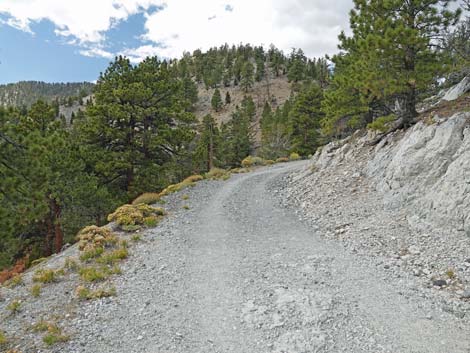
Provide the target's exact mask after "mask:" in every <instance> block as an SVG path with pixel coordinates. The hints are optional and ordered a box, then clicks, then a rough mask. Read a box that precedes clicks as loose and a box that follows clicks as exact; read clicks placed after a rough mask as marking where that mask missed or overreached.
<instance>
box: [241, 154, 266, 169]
mask: <svg viewBox="0 0 470 353" xmlns="http://www.w3.org/2000/svg"><path fill="white" fill-rule="evenodd" d="M261 165H266V160H264V159H263V158H261V157H253V156H248V157H246V158H245V159H244V160H243V161H242V167H243V168H249V167H254V166H261Z"/></svg>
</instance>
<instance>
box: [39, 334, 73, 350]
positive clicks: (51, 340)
mask: <svg viewBox="0 0 470 353" xmlns="http://www.w3.org/2000/svg"><path fill="white" fill-rule="evenodd" d="M69 339H70V337H69V336H65V335H63V334H62V332H61V331H60V330H59V331H58V332H49V333H48V334H46V335H45V336H44V337H43V338H42V341H43V342H44V343H45V344H46V346H48V347H50V346H53V345H55V344H57V343H63V342H67V341H68V340H69Z"/></svg>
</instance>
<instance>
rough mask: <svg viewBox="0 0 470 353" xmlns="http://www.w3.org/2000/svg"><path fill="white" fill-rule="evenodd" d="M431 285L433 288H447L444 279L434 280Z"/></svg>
mask: <svg viewBox="0 0 470 353" xmlns="http://www.w3.org/2000/svg"><path fill="white" fill-rule="evenodd" d="M432 285H433V286H435V287H444V286H447V281H446V280H444V279H436V280H434V281H433V282H432Z"/></svg>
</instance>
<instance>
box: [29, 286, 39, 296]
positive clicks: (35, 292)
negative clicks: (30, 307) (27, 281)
mask: <svg viewBox="0 0 470 353" xmlns="http://www.w3.org/2000/svg"><path fill="white" fill-rule="evenodd" d="M31 295H32V296H33V297H34V298H37V297H39V296H40V295H41V285H40V284H35V285H33V286H32V287H31Z"/></svg>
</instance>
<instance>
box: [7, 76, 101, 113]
mask: <svg viewBox="0 0 470 353" xmlns="http://www.w3.org/2000/svg"><path fill="white" fill-rule="evenodd" d="M93 87H94V84H93V83H90V82H77V83H46V82H40V81H22V82H18V83H10V84H6V85H0V106H3V107H31V105H32V104H33V103H35V102H36V101H37V100H38V99H41V100H43V101H45V102H48V103H56V104H58V105H60V104H62V105H70V104H72V102H73V101H78V100H79V99H80V98H83V97H85V96H88V95H89V94H90V93H91V92H92V90H93Z"/></svg>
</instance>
